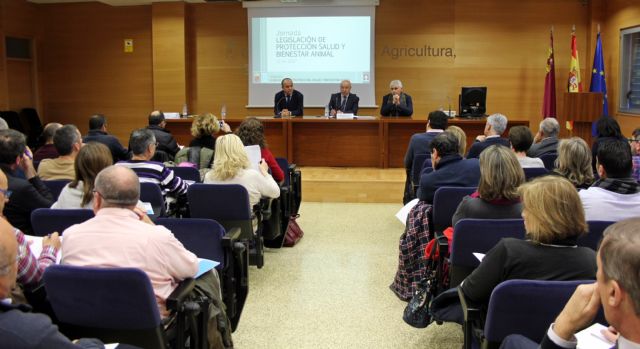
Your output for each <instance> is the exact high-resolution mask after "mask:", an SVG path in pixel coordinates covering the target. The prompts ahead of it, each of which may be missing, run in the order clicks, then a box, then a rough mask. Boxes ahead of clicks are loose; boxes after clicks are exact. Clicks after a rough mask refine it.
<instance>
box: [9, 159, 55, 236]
mask: <svg viewBox="0 0 640 349" xmlns="http://www.w3.org/2000/svg"><path fill="white" fill-rule="evenodd" d="M0 167H1V168H2V171H3V172H4V173H5V175H6V176H7V181H8V184H9V186H8V189H9V190H10V191H11V192H12V193H13V194H12V195H11V200H9V202H7V203H6V205H5V206H4V216H5V217H6V218H7V220H8V221H9V223H11V225H13V226H14V227H16V228H18V229H20V230H21V231H22V232H23V233H25V234H27V235H31V234H33V228H32V227H31V212H32V211H33V210H35V209H37V208H49V207H51V205H53V203H54V202H55V200H54V197H53V196H52V195H51V192H50V191H49V189H48V188H47V186H46V185H44V183H42V180H41V179H40V177H38V176H35V177H33V178H31V179H29V180H26V179H24V178H21V177H18V176H16V174H15V171H12V170H11V169H10V168H8V167H7V166H6V165H1V166H0Z"/></svg>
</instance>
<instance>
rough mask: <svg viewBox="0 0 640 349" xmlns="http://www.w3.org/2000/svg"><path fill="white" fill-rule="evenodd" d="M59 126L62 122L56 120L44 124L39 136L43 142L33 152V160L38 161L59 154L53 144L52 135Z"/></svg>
mask: <svg viewBox="0 0 640 349" xmlns="http://www.w3.org/2000/svg"><path fill="white" fill-rule="evenodd" d="M60 127H62V124H59V123H57V122H50V123H48V124H46V125H45V126H44V130H43V131H42V136H41V137H42V140H43V141H44V144H43V145H42V146H41V147H40V148H38V149H37V150H36V152H35V153H33V161H34V162H40V161H42V160H44V159H55V158H57V157H58V156H59V154H58V151H57V150H56V146H55V145H53V136H54V135H55V134H56V131H57V130H58V129H59V128H60Z"/></svg>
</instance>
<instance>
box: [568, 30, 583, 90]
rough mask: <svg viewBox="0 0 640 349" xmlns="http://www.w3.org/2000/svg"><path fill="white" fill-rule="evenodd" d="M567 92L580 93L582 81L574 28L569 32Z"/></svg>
mask: <svg viewBox="0 0 640 349" xmlns="http://www.w3.org/2000/svg"><path fill="white" fill-rule="evenodd" d="M568 89H569V92H582V79H581V78H580V60H579V59H578V43H577V42H576V27H575V26H573V31H572V32H571V66H570V67H569V81H568Z"/></svg>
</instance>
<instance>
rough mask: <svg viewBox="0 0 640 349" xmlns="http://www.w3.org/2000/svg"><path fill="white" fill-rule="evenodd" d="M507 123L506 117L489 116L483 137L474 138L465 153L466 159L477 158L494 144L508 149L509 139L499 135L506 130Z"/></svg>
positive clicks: (498, 115) (499, 115) (500, 115)
mask: <svg viewBox="0 0 640 349" xmlns="http://www.w3.org/2000/svg"><path fill="white" fill-rule="evenodd" d="M507 122H508V120H507V117H506V116H504V115H502V114H492V115H490V116H489V117H488V118H487V123H486V124H485V126H484V135H480V136H478V137H476V142H475V143H473V145H472V146H471V148H470V149H469V152H468V153H467V159H470V158H479V157H480V153H482V151H483V150H485V149H487V148H489V147H490V146H492V145H494V144H499V145H504V146H505V147H510V146H511V143H510V142H509V139H507V138H502V137H500V135H502V134H503V133H504V131H505V130H506V129H507Z"/></svg>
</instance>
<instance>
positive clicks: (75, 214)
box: [31, 208, 94, 236]
mask: <svg viewBox="0 0 640 349" xmlns="http://www.w3.org/2000/svg"><path fill="white" fill-rule="evenodd" d="M93 216H94V214H93V211H92V210H87V209H70V210H67V209H64V210H63V209H52V208H38V209H35V210H33V212H31V226H32V227H33V235H35V236H45V235H48V234H51V233H53V232H56V231H57V232H58V233H60V234H61V235H62V232H64V231H65V229H67V228H69V227H70V226H72V225H74V224H79V223H82V222H84V221H86V220H88V219H91V218H93Z"/></svg>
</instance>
